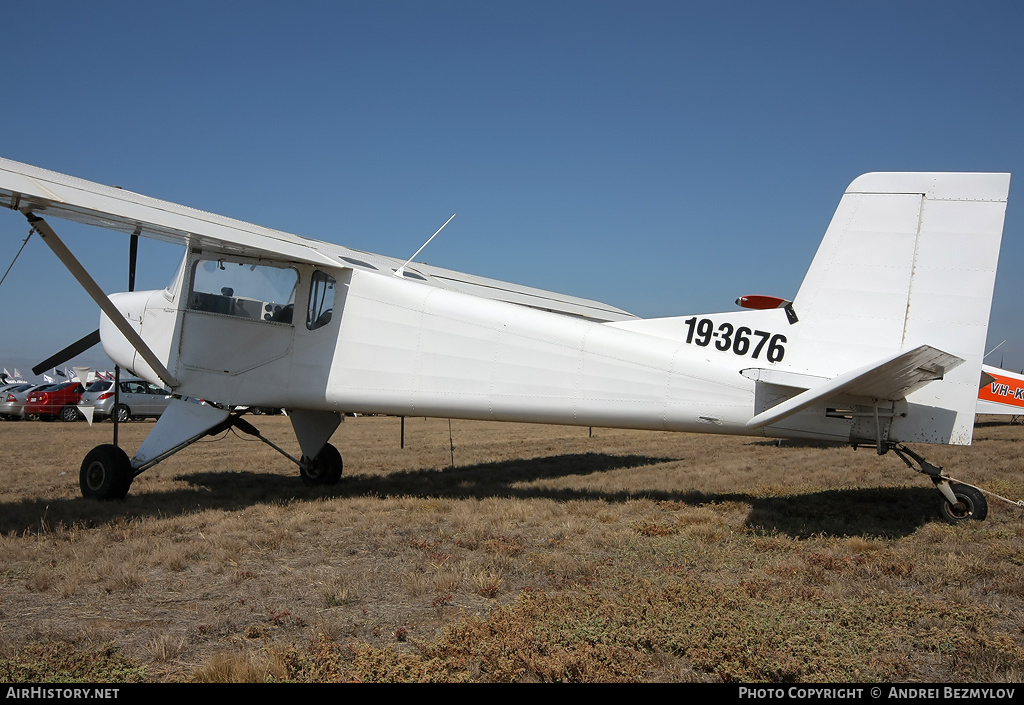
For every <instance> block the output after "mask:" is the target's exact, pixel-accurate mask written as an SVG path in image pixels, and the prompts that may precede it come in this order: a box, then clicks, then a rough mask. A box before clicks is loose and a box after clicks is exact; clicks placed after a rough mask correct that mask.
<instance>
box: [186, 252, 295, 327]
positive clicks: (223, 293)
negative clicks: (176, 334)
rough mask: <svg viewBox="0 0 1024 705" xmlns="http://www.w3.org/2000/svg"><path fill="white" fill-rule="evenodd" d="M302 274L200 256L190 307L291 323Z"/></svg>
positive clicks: (194, 275)
mask: <svg viewBox="0 0 1024 705" xmlns="http://www.w3.org/2000/svg"><path fill="white" fill-rule="evenodd" d="M298 282H299V274H298V272H297V271H295V270H294V269H292V268H291V267H271V266H268V265H263V264H254V263H251V262H237V261H231V260H226V259H217V260H208V259H201V260H199V261H197V262H196V264H195V267H194V268H193V270H192V287H191V289H190V290H189V295H188V307H189V308H190V309H192V310H193V311H206V312H208V313H220V314H224V315H227V316H237V317H239V318H252V319H255V320H263V321H275V322H278V323H291V322H292V313H293V311H294V310H295V287H296V285H297V284H298Z"/></svg>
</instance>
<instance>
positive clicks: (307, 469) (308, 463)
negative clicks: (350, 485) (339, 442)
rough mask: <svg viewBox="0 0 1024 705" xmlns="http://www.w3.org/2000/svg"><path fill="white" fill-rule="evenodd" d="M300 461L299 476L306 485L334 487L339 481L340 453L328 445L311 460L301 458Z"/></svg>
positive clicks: (341, 465) (340, 469)
mask: <svg viewBox="0 0 1024 705" xmlns="http://www.w3.org/2000/svg"><path fill="white" fill-rule="evenodd" d="M302 461H303V462H302V465H301V466H299V475H301V476H302V481H303V482H304V483H306V484H307V485H336V484H338V481H339V480H340V479H341V472H342V467H343V464H342V460H341V453H339V452H338V449H337V448H335V447H334V446H332V445H331V444H330V443H328V444H326V445H325V446H324V447H323V448H322V449H321V450H320V452H319V453H317V456H316V457H315V458H313V459H312V460H310V459H309V458H306V457H305V456H303V458H302Z"/></svg>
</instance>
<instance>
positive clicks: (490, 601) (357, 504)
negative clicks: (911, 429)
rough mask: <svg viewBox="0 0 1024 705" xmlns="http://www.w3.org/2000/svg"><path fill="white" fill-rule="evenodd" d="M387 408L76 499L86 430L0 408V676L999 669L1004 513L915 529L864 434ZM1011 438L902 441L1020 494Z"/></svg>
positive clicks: (925, 674)
mask: <svg viewBox="0 0 1024 705" xmlns="http://www.w3.org/2000/svg"><path fill="white" fill-rule="evenodd" d="M253 421H254V423H255V424H256V425H257V426H258V427H260V428H261V429H262V430H263V432H264V433H265V434H266V435H267V436H268V437H269V438H270V439H272V440H273V441H274V442H276V443H278V444H279V445H281V446H282V447H284V448H285V449H286V450H288V451H289V452H294V453H296V454H297V452H298V451H297V444H296V442H295V441H294V437H293V435H292V433H291V428H290V424H289V422H288V420H287V419H286V418H283V417H259V418H255V419H253ZM399 423H400V422H399V419H396V418H366V417H361V418H354V419H353V418H350V419H347V420H346V422H345V423H344V424H342V425H341V427H340V428H339V429H338V432H337V433H336V434H335V436H334V439H333V442H334V443H335V445H337V446H338V447H339V448H340V449H341V450H342V453H343V455H344V459H345V475H344V478H343V479H342V481H341V483H340V484H338V485H337V486H334V487H328V488H324V487H319V488H310V487H304V486H303V485H302V484H301V482H300V481H299V478H298V472H297V469H296V468H295V467H294V465H292V464H291V463H290V462H289V461H287V460H286V459H285V458H283V457H281V456H280V455H278V454H277V453H275V452H274V451H273V450H271V449H270V448H268V447H266V446H265V445H263V444H262V443H260V442H258V441H256V440H254V439H252V438H251V437H247V436H246V437H240V436H237V435H235V434H234V433H228V434H226V435H224V436H222V437H218V438H216V439H212V438H211V439H208V440H207V441H205V442H202V443H199V444H197V445H195V446H193V447H192V448H189V449H186V450H185V451H184V452H182V453H180V454H178V455H177V456H175V457H173V458H171V459H170V460H168V461H166V462H164V463H163V464H161V465H158V466H156V467H155V468H153V469H151V470H149V471H148V472H146V473H145V474H143V475H142V476H141V477H139V478H138V479H137V480H136V481H135V484H134V485H133V486H132V490H131V493H130V494H129V496H128V498H127V499H126V500H125V501H123V502H94V501H87V500H84V499H82V498H80V496H79V489H78V467H79V464H80V462H81V459H82V457H83V456H84V454H85V453H86V452H87V451H88V450H89V449H90V448H91V447H92V446H94V445H96V444H99V443H106V442H109V439H110V433H111V426H110V424H109V423H105V424H97V425H96V426H94V427H92V428H90V427H89V426H87V425H86V424H85V423H75V424H63V423H42V422H7V423H0V444H2V447H3V457H4V460H5V462H4V465H3V467H4V470H3V476H2V481H0V681H6V682H38V681H50V680H62V681H75V680H79V681H88V682H122V683H124V682H136V681H145V682H171V681H247V682H251V681H264V680H277V681H283V680H291V681H305V682H308V681H445V682H452V681H478V682H479V681H492V682H493V681H604V682H610V681H647V682H675V681H775V682H783V681H819V682H820V681H857V682H866V681H986V682H1005V681H1009V682H1019V681H1021V680H1022V679H1024V523H1022V519H1024V509H1021V508H1019V507H1016V506H1014V505H1011V504H1007V503H1003V502H1000V501H999V500H997V499H994V498H990V501H989V518H988V519H987V520H986V521H984V522H970V523H968V524H965V525H959V526H950V525H947V524H944V523H942V522H941V521H940V520H939V518H938V512H937V507H938V502H939V493H938V492H937V491H936V490H935V489H934V488H933V487H932V486H931V483H930V482H929V481H928V480H927V479H926V478H925V477H924V476H922V475H918V474H916V473H913V472H912V471H910V470H909V469H907V468H906V467H905V466H904V465H903V463H902V462H901V461H900V460H899V459H898V458H896V457H895V456H894V455H893V454H891V453H890V454H888V455H886V456H883V457H879V456H877V455H876V454H875V453H873V452H872V451H871V450H864V449H861V450H856V451H855V450H852V449H849V448H833V447H812V446H807V445H800V444H792V443H784V444H782V445H781V446H779V445H777V444H775V443H774V442H769V441H763V440H760V441H759V440H757V439H750V438H732V437H714V436H696V435H688V434H668V433H652V432H636V431H617V430H608V429H594V430H593V433H592V434H591V433H590V431H589V430H588V429H587V428H569V427H557V426H531V425H525V424H507V425H506V424H496V423H480V422H467V421H452V422H451V425H450V434H451V435H450V436H449V422H448V421H447V420H443V419H442V420H437V419H422V418H414V419H407V421H406V447H405V448H404V449H403V448H400V447H399V446H400V430H399V428H400V427H399ZM151 425H152V422H143V423H138V422H137V423H133V424H127V425H125V426H123V427H122V433H121V437H122V444H123V445H124V446H125V447H126V448H127V449H128V450H129V452H132V451H134V449H135V448H136V447H137V446H138V443H139V442H141V439H142V438H143V437H144V436H145V433H146V432H147V431H148V430H149V428H150V427H151ZM450 441H451V443H452V444H454V451H452V449H451V447H450ZM1022 441H1024V427H1022V426H1010V425H1006V424H1003V423H999V422H994V421H989V422H985V420H984V419H982V423H979V425H978V427H977V429H976V432H975V443H974V445H973V446H972V447H969V448H947V447H932V446H919V447H918V448H917V449H918V450H920V451H923V453H924V455H925V456H926V457H927V458H928V459H929V460H931V461H932V462H934V463H937V464H939V465H943V466H945V467H946V469H947V471H948V472H950V474H952V475H954V476H955V477H958V478H961V479H962V480H964V481H966V482H970V483H972V484H976V485H979V486H981V487H983V488H984V489H987V490H991V491H993V492H996V493H998V494H1000V495H1004V496H1008V497H1011V498H1013V499H1021V498H1024V475H1022V473H1021V455H1022V450H1024V444H1022ZM453 457H454V467H453V464H452V459H453Z"/></svg>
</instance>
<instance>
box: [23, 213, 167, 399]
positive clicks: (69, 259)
mask: <svg viewBox="0 0 1024 705" xmlns="http://www.w3.org/2000/svg"><path fill="white" fill-rule="evenodd" d="M22 212H23V213H24V214H25V217H26V218H27V219H28V222H29V225H31V226H32V228H33V229H35V231H36V232H37V233H39V236H40V237H41V238H42V239H43V242H45V243H46V244H47V245H48V246H49V248H50V249H51V250H53V254H55V255H57V259H59V260H60V261H61V262H62V263H63V264H64V266H65V267H67V269H68V271H69V272H71V274H72V276H74V277H75V279H77V280H78V283H79V284H81V285H82V288H83V289H85V291H86V293H88V294H89V296H90V297H91V298H92V300H93V301H95V302H96V305H97V306H99V307H100V309H101V310H102V311H103V313H105V314H107V318H109V319H110V321H111V322H112V323H113V324H114V325H115V326H117V329H118V330H119V331H120V332H121V335H123V336H124V337H125V338H127V339H128V342H129V343H131V345H132V347H133V348H135V350H137V351H138V353H139V354H140V355H142V359H143V360H145V361H146V362H147V363H148V364H149V366H150V367H151V368H152V369H153V371H154V372H156V373H157V375H159V377H160V379H162V380H163V381H164V383H166V384H167V385H168V386H170V387H177V386H178V380H176V379H175V378H174V375H172V374H171V373H170V370H168V369H167V368H166V367H164V364H163V363H162V362H160V358H158V357H157V356H156V353H154V352H153V351H152V350H151V349H150V347H149V346H148V345H146V342H145V341H144V340H143V339H142V336H140V335H139V334H138V333H136V332H135V329H134V328H132V326H131V324H130V323H128V320H127V319H126V318H125V317H124V316H123V315H121V312H120V311H118V310H117V307H116V306H114V304H113V302H111V300H110V298H109V297H108V296H107V295H106V294H105V293H103V289H101V288H100V287H99V284H97V283H96V280H94V279H93V278H92V276H90V274H89V272H87V271H86V270H85V267H83V266H82V263H81V262H79V261H78V260H77V259H76V258H75V256H74V255H73V254H72V253H71V250H69V249H68V248H67V246H66V245H65V244H64V242H63V241H62V240H61V239H60V238H59V237H58V236H57V233H56V232H54V230H53V228H51V227H50V224H49V223H47V222H46V221H45V220H43V219H42V218H40V217H39V216H38V215H36V214H35V213H32V212H31V211H22Z"/></svg>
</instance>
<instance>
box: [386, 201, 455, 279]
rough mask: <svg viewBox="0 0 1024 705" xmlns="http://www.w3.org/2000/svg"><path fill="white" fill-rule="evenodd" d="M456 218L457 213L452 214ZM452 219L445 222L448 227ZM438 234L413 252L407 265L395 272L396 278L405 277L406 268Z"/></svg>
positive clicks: (406, 262)
mask: <svg viewBox="0 0 1024 705" xmlns="http://www.w3.org/2000/svg"><path fill="white" fill-rule="evenodd" d="M454 217H455V213H452V218H454ZM452 218H449V219H448V220H446V221H444V225H448V223H450V222H452ZM444 225H442V226H441V227H440V228H438V229H437V233H439V232H441V231H442V230H444ZM437 233H434V234H433V235H431V236H430V237H429V238H427V241H426V242H424V243H423V244H422V245H420V249H418V250H416V251H415V252H413V253H412V257H410V258H409V259H407V260H405V264H403V265H402V266H401V267H399V268H398V269H396V270H395V276H396V277H401V276H404V275H405V268H406V267H407V266H409V263H410V262H412V261H413V260H414V259H416V255H418V254H419V253H421V252H423V248H424V247H426V246H427V245H429V244H430V241H431V240H433V239H434V238H435V237H437Z"/></svg>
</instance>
